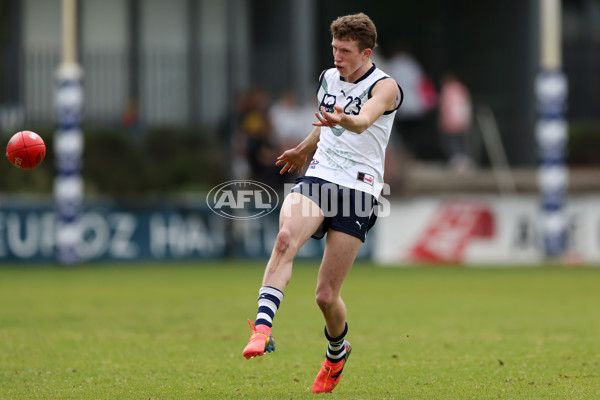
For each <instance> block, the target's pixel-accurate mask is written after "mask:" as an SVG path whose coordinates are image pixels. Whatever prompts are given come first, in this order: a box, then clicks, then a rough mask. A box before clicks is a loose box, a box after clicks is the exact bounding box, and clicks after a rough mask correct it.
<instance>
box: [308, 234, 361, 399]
mask: <svg viewBox="0 0 600 400" xmlns="http://www.w3.org/2000/svg"><path fill="white" fill-rule="evenodd" d="M361 244H362V242H361V241H360V239H358V238H356V237H354V236H351V235H348V234H346V233H343V232H338V231H334V230H329V232H328V233H327V243H326V245H325V253H324V254H323V261H322V263H321V267H320V268H319V277H318V280H317V290H316V301H317V304H318V306H319V308H320V309H321V311H322V313H323V317H324V318H325V335H326V337H327V339H328V340H329V345H328V347H327V357H326V359H325V361H324V362H323V366H322V367H321V370H320V371H319V373H318V374H317V377H316V378H315V381H314V383H313V392H315V393H321V392H330V391H332V390H333V389H334V388H335V387H336V386H337V384H338V383H339V381H340V379H341V376H342V371H343V369H344V365H345V364H346V360H347V359H348V356H349V355H350V352H351V350H352V347H351V346H350V343H348V342H347V341H345V340H344V338H345V336H346V333H347V331H348V325H347V324H346V305H345V304H344V301H343V300H342V297H341V295H340V294H341V290H342V284H343V283H344V279H345V278H346V276H347V275H348V272H349V271H350V268H351V267H352V264H353V263H354V260H355V258H356V255H357V254H358V250H359V249H360V246H361Z"/></svg>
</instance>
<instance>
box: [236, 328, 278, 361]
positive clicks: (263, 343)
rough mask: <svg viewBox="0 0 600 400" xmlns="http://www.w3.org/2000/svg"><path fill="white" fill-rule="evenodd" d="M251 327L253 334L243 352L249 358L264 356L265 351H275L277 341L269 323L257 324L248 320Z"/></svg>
mask: <svg viewBox="0 0 600 400" xmlns="http://www.w3.org/2000/svg"><path fill="white" fill-rule="evenodd" d="M248 324H249V325H250V329H252V336H250V340H248V344H247V345H246V348H245V349H244V352H243V353H242V354H243V355H244V357H246V358H247V359H251V358H252V357H258V356H262V355H263V354H265V353H270V352H272V351H275V342H274V341H273V336H272V335H271V328H269V327H268V326H267V325H258V326H255V325H254V323H253V322H252V321H250V320H248Z"/></svg>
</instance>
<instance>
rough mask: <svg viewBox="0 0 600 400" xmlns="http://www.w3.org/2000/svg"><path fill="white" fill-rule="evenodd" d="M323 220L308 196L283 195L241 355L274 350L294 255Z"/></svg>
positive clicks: (252, 355) (296, 194)
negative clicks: (276, 325)
mask: <svg viewBox="0 0 600 400" xmlns="http://www.w3.org/2000/svg"><path fill="white" fill-rule="evenodd" d="M322 222H323V213H322V212H321V209H320V208H319V207H318V206H317V204H316V203H315V202H314V201H312V200H310V199H309V198H308V197H306V196H304V195H302V194H300V193H290V194H289V195H288V196H287V197H286V198H285V200H284V202H283V205H282V207H281V212H280V214H279V233H278V234H277V238H276V239H275V245H274V246H273V251H272V253H271V257H270V259H269V262H268V263H267V267H266V269H265V274H264V276H263V282H262V287H261V289H260V291H259V300H258V302H259V309H258V314H257V319H256V324H253V323H251V322H250V321H248V322H249V323H250V328H251V329H252V335H251V337H250V340H249V341H248V345H247V346H246V348H245V349H244V351H243V355H244V357H246V358H248V359H249V358H252V357H257V356H262V355H263V354H264V353H265V352H270V351H273V350H275V343H274V341H273V337H272V336H271V327H272V323H273V317H274V316H275V311H277V308H279V303H280V301H281V300H282V299H283V291H284V290H285V287H286V286H287V284H288V283H289V281H290V279H291V277H292V266H293V261H294V257H296V253H298V250H299V249H300V247H302V245H303V244H304V243H305V242H306V241H307V240H308V239H309V238H310V237H311V236H312V234H313V233H314V232H315V231H316V230H317V228H318V227H319V225H321V223H322Z"/></svg>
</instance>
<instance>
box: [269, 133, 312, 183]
mask: <svg viewBox="0 0 600 400" xmlns="http://www.w3.org/2000/svg"><path fill="white" fill-rule="evenodd" d="M320 137H321V128H320V127H315V128H314V129H313V130H312V132H311V133H310V135H308V136H307V137H306V139H304V140H303V141H302V142H301V143H300V144H299V145H298V146H296V147H294V148H293V149H289V150H286V151H284V152H283V154H281V155H280V156H279V157H277V161H276V162H275V165H277V166H280V165H283V167H282V168H281V171H279V173H280V174H281V175H283V174H285V173H286V172H287V173H290V174H291V173H292V172H294V170H296V168H297V169H298V173H301V172H302V167H303V166H304V164H305V163H306V159H307V158H308V155H309V154H310V153H312V152H313V151H315V150H316V149H317V144H318V143H319V138H320Z"/></svg>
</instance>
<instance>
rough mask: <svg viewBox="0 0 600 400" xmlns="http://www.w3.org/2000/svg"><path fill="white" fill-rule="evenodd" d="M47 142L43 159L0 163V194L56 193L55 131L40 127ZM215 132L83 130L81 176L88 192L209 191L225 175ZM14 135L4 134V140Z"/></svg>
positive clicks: (117, 194) (221, 147)
mask: <svg viewBox="0 0 600 400" xmlns="http://www.w3.org/2000/svg"><path fill="white" fill-rule="evenodd" d="M36 132H37V133H38V134H40V135H41V136H42V138H44V141H45V142H46V147H47V153H46V158H45V159H44V162H43V163H42V164H41V165H40V166H39V167H37V168H36V169H34V170H20V169H18V168H15V167H13V166H12V165H10V163H9V162H8V161H7V160H5V161H4V162H3V167H2V168H0V172H1V176H0V193H4V194H12V193H32V194H49V195H51V194H52V188H53V180H54V173H55V171H54V151H53V136H54V132H53V131H43V130H37V131H36ZM214 137H215V135H209V134H207V133H206V132H200V131H197V130H191V129H189V130H168V129H164V130H155V131H147V132H146V133H145V134H144V135H143V136H141V137H134V136H132V135H131V133H130V132H128V131H118V130H106V131H90V130H84V158H83V170H82V174H83V178H84V182H85V192H86V195H109V196H113V197H117V198H118V197H128V196H132V195H143V196H165V195H171V194H178V193H182V192H201V191H207V190H209V189H210V188H211V187H213V186H215V185H216V184H217V183H220V182H223V181H224V180H227V167H228V161H227V160H228V156H227V154H228V150H227V146H225V145H224V144H220V143H218V142H217V141H216V139H214ZM9 138H10V135H5V136H3V139H4V140H3V145H6V142H7V141H8V139H9Z"/></svg>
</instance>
